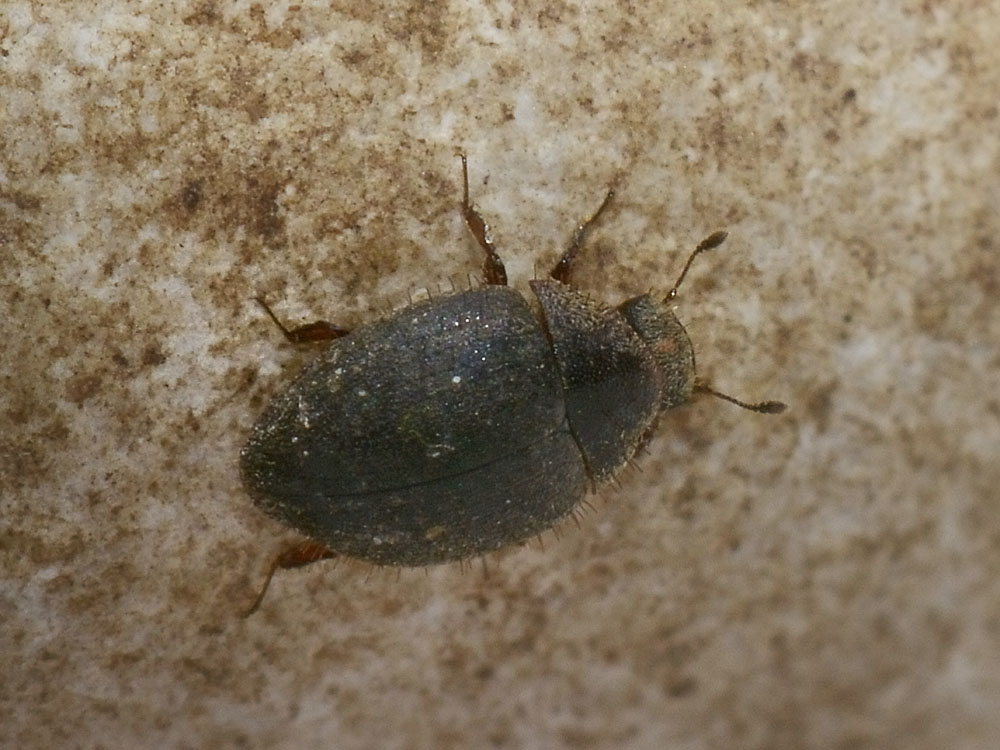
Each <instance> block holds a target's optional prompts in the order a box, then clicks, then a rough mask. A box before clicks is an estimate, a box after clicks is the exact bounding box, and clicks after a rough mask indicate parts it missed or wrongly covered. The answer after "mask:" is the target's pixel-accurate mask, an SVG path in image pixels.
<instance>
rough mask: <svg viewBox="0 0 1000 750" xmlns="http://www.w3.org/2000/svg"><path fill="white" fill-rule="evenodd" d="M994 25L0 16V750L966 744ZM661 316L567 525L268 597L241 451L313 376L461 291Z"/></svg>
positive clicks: (991, 205) (982, 594) (995, 280)
mask: <svg viewBox="0 0 1000 750" xmlns="http://www.w3.org/2000/svg"><path fill="white" fill-rule="evenodd" d="M997 40H1000V7H998V5H997V3H996V2H974V1H973V0H967V1H965V2H951V3H917V2H898V3H880V4H872V3H865V2H839V3H833V2H830V3H809V4H804V3H803V4H794V3H751V4H742V3H722V2H704V3H683V2H670V3H667V2H654V3H627V2H621V3H591V4H587V5H586V7H583V6H582V4H576V3H559V2H556V3H552V2H548V1H546V2H535V1H534V0H528V1H526V2H515V3H506V2H504V3H487V4H477V3H461V2H450V3H435V4H430V3H428V4H418V3H413V4H411V5H410V6H409V7H407V6H406V5H404V4H399V3H384V4H382V3H378V2H369V3H361V2H354V1H353V0H352V1H351V2H336V1H335V2H332V3H329V2H324V3H312V2H304V3H299V4H294V5H292V4H289V3H281V2H279V3H262V4H252V3H247V2H211V0H209V1H208V2H198V3H143V2H130V3H126V2H113V1H110V0H109V1H108V2H104V3H88V2H59V3H57V2H16V1H13V0H6V2H4V3H3V4H2V6H0V141H2V144H0V252H2V258H0V261H2V262H0V326H2V331H0V332H2V340H3V344H2V349H0V378H2V390H0V420H2V422H0V501H2V509H0V557H2V568H0V576H2V581H0V618H2V623H3V624H2V628H0V651H2V659H3V668H2V672H3V674H2V681H0V745H2V746H3V747H18V748H43V747H85V748H91V747H108V748H111V747H139V746H145V747H153V746H159V747H192V748H193V747H224V748H225V747H254V748H256V747H279V748H301V747H331V748H347V749H350V748H385V749H390V748H478V747H489V748H521V747H539V748H541V747H545V748H561V747H566V748H674V747H677V748H692V749H695V748H719V747H727V748H907V749H908V750H922V749H925V748H926V749H931V748H941V747H949V748H989V747H995V746H996V739H997V737H998V736H1000V710H998V708H1000V598H998V596H1000V583H998V578H997V572H998V563H1000V549H998V545H1000V501H998V487H1000V462H998V461H997V458H998V453H1000V396H998V394H1000V355H998V342H1000V312H998V307H997V299H998V293H1000V272H998V265H1000V264H998V260H997V258H998V245H997V235H998V234H1000V219H998V207H1000V139H998V132H1000V125H998V93H997V92H1000V51H998V50H1000V44H998V42H997ZM459 147H462V148H464V149H466V150H467V151H468V153H469V156H470V165H471V170H472V177H473V182H474V186H473V189H474V192H475V197H476V201H477V203H478V204H479V206H480V208H481V209H482V211H483V213H484V214H485V215H486V216H487V217H488V218H489V220H490V221H491V223H492V224H493V225H494V226H495V233H496V239H497V242H498V244H499V246H500V248H501V250H502V252H503V257H504V258H505V259H506V260H507V264H508V270H509V272H510V273H511V276H512V277H513V279H514V281H515V283H516V284H517V285H519V286H521V287H522V288H523V287H524V285H525V283H526V282H527V280H529V279H530V278H531V277H532V276H533V275H534V274H535V273H536V272H537V273H539V274H542V273H544V272H545V271H546V270H547V268H548V267H549V266H550V264H551V263H552V262H553V261H554V259H555V258H556V256H557V254H558V252H559V250H560V248H561V247H562V246H563V244H564V243H565V241H566V240H567V238H568V236H569V233H570V231H571V229H572V226H573V224H574V222H575V221H576V220H577V219H578V218H580V217H581V216H582V215H584V214H585V213H587V212H588V211H590V210H592V209H593V208H594V207H595V206H596V204H597V203H598V202H599V201H600V198H601V197H602V195H603V193H604V191H605V190H606V188H607V186H608V185H609V184H610V183H612V182H614V181H617V183H618V187H619V196H618V199H617V200H616V202H615V204H614V206H613V208H612V209H611V210H609V212H608V214H607V215H606V217H605V218H604V219H603V221H602V223H601V225H600V227H599V228H598V229H597V230H596V231H595V233H594V236H593V241H592V242H591V244H590V245H589V247H588V250H587V252H586V254H585V256H584V258H583V260H582V262H581V266H580V273H579V276H578V281H579V284H580V285H581V286H583V287H585V288H586V289H588V290H590V291H592V292H593V293H594V294H595V295H599V296H601V297H602V298H605V299H607V300H609V301H612V302H614V301H617V300H620V299H622V298H623V297H624V296H626V295H628V294H631V293H636V292H640V291H646V290H647V289H649V288H660V289H664V290H665V289H666V288H668V287H669V285H670V283H671V282H672V281H673V279H674V277H675V275H676V274H677V272H678V271H679V268H680V265H681V263H682V262H683V259H684V256H685V254H686V252H687V251H688V250H689V249H690V248H691V247H692V246H693V244H694V243H695V242H697V240H699V239H700V238H701V237H702V236H704V235H705V234H707V233H708V232H710V231H713V230H716V229H720V228H725V229H728V230H729V231H730V233H731V234H730V239H729V241H728V242H727V243H726V245H725V246H724V247H723V248H721V249H719V250H717V251H715V252H713V253H712V254H711V255H708V256H705V257H704V258H703V259H702V261H701V262H700V263H699V264H698V265H697V266H696V268H695V270H694V271H693V274H692V276H691V277H690V278H689V281H688V282H687V284H686V287H685V288H684V289H683V290H682V295H681V297H680V298H679V300H678V314H679V315H680V316H681V318H682V319H683V320H684V321H685V322H686V324H687V326H688V330H689V332H690V334H691V337H692V339H693V340H694V342H695V345H696V348H697V353H698V362H699V366H700V368H701V371H702V373H703V374H704V375H705V376H706V377H709V378H711V380H712V381H713V382H714V383H715V384H716V385H717V386H718V387H719V388H721V389H724V390H726V391H728V392H731V393H733V394H734V395H738V396H742V397H744V398H748V399H758V398H781V399H784V400H786V401H788V402H789V404H790V405H791V410H790V411H789V412H788V413H787V414H786V415H784V416H781V417H764V416H759V415H754V414H750V413H747V412H743V411H741V410H739V409H736V408H735V407H732V406H730V405H728V404H724V403H722V402H719V401H716V400H713V399H706V400H699V401H698V402H696V403H694V404H692V405H691V406H689V407H687V408H685V409H682V410H679V411H678V412H676V413H674V414H671V415H669V416H668V417H667V418H665V419H664V420H663V422H662V425H661V429H660V430H659V433H658V436H657V438H656V439H655V440H653V442H652V443H651V444H650V445H649V451H648V455H646V456H645V457H644V458H643V459H642V460H641V461H640V465H639V470H638V471H628V472H626V473H625V474H624V475H623V476H622V477H621V478H620V479H621V483H620V486H619V487H610V488H607V489H605V490H604V491H603V492H601V494H600V495H599V496H598V497H597V498H591V504H592V505H593V506H594V509H593V510H592V511H588V512H587V513H586V516H585V517H584V518H583V520H582V522H581V523H580V525H579V528H577V527H576V526H574V525H572V524H569V525H567V526H565V527H563V528H561V529H560V530H559V532H560V533H559V535H558V536H559V538H558V539H556V538H555V536H553V535H547V536H546V537H545V538H544V539H543V540H542V541H543V542H544V544H543V545H542V544H529V545H527V546H526V547H524V548H520V549H511V550H507V551H505V552H503V553H501V554H498V555H496V556H493V557H491V558H489V559H488V560H487V569H488V572H487V574H486V575H485V576H484V574H483V572H482V570H481V569H480V566H479V565H478V564H475V565H473V566H470V567H467V568H465V569H463V568H462V567H460V566H457V565H455V566H446V567H440V568H435V569H432V570H428V571H420V570H418V571H403V572H402V573H400V574H396V573H395V572H389V571H380V570H376V571H371V570H368V569H367V568H366V567H364V566H362V565H359V564H356V563H349V562H347V563H341V564H334V563H325V564H321V565H316V566H312V567H310V568H306V569H303V570H301V571H294V572H288V573H284V574H279V576H278V577H277V578H276V579H275V582H274V585H273V587H272V590H271V591H270V593H269V595H268V597H267V599H266V600H265V602H264V605H263V607H262V609H261V610H260V612H259V613H257V614H256V615H255V616H254V617H252V618H250V619H249V620H243V619H241V618H240V616H239V613H240V612H241V610H242V609H244V608H245V607H246V606H247V605H248V604H249V602H250V601H251V600H252V598H253V596H254V593H255V591H256V589H257V587H258V586H259V585H260V582H261V580H262V576H263V574H264V571H265V568H266V566H267V563H268V561H269V559H270V558H271V557H272V555H273V554H274V553H275V551H276V550H278V549H280V548H281V547H282V545H283V544H284V543H286V542H287V541H288V540H289V539H291V538H292V536H291V535H290V534H289V533H288V532H287V531H286V530H284V529H282V528H281V527H280V526H279V525H278V524H276V523H274V522H272V521H270V520H268V519H266V518H264V517H263V516H262V515H261V514H260V513H259V512H257V511H256V510H255V509H254V508H253V506H252V505H251V503H250V501H249V500H248V498H247V497H246V496H245V494H244V493H243V491H242V490H241V487H240V483H239V477H238V474H237V464H236V457H237V453H238V450H239V447H240V444H241V442H242V440H243V438H244V436H245V435H246V432H247V430H248V428H249V426H250V424H251V423H252V421H253V420H254V418H255V416H256V415H257V414H258V413H259V412H260V410H261V409H262V407H263V404H264V403H265V401H266V399H267V398H268V397H269V395H270V394H272V393H274V392H275V390H276V389H278V388H280V387H282V384H283V383H286V382H287V381H288V379H289V378H290V377H291V376H292V374H293V373H294V370H295V368H296V367H297V366H299V364H300V363H301V362H302V361H303V360H304V358H305V357H306V356H308V355H307V354H301V353H296V352H295V351H292V350H291V348H290V347H288V346H287V345H286V344H284V342H283V341H282V340H281V338H280V336H279V335H278V332H277V331H276V330H275V328H274V327H273V325H272V324H271V323H270V322H269V321H267V320H266V319H265V318H264V317H263V316H262V315H261V313H260V311H259V310H258V309H257V308H256V307H255V305H254V304H253V303H252V301H251V298H252V296H253V295H254V294H257V293H263V294H266V295H267V296H268V298H269V299H270V300H271V301H272V302H273V303H274V305H275V308H276V309H277V311H278V312H279V314H280V315H282V316H283V317H284V318H285V319H286V320H288V321H290V322H297V321H306V320H311V319H313V318H315V317H325V318H328V319H330V320H334V321H336V322H339V323H341V324H343V325H347V326H356V325H358V324H360V323H362V322H363V321H366V320H369V319H371V318H372V317H374V316H376V315H378V314H381V313H382V312H383V311H384V310H386V309H387V308H391V307H394V306H399V305H401V304H404V303H405V301H406V299H407V296H408V295H409V294H421V293H422V290H423V289H424V288H430V289H432V290H437V289H438V288H439V287H441V288H449V285H450V284H451V283H455V284H459V285H461V284H465V283H467V282H466V280H467V278H468V277H469V276H470V275H472V276H473V277H474V276H476V275H477V274H478V272H479V268H480V264H481V258H480V256H479V254H478V249H477V248H476V246H475V245H474V243H473V242H471V241H470V239H469V238H468V237H467V235H466V232H465V230H464V228H463V226H462V223H461V220H460V217H459V215H458V212H457V202H458V199H459V197H460V194H459V190H460V170H459V161H458V159H457V158H456V157H455V150H456V148H459Z"/></svg>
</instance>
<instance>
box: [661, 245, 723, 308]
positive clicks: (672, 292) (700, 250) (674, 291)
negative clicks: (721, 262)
mask: <svg viewBox="0 0 1000 750" xmlns="http://www.w3.org/2000/svg"><path fill="white" fill-rule="evenodd" d="M728 236H729V232H722V231H720V232H712V233H711V234H710V235H708V237H706V238H705V239H703V240H702V241H701V242H699V243H698V246H697V247H696V248H695V249H694V251H693V252H692V253H691V255H689V256H688V259H687V263H685V264H684V270H683V271H681V275H680V276H679V277H678V278H677V281H676V282H675V283H674V286H673V288H672V289H671V290H670V292H669V293H668V294H667V296H666V297H664V298H663V301H664V302H669V301H670V300H672V299H673V298H674V297H676V296H677V288H678V287H679V286H680V285H681V282H682V281H684V277H685V276H687V272H688V269H689V268H691V263H693V262H694V259H695V258H697V257H698V256H699V255H701V254H702V253H703V252H705V251H706V250H712V249H714V248H716V247H718V246H719V245H721V244H722V243H723V242H725V241H726V237H728Z"/></svg>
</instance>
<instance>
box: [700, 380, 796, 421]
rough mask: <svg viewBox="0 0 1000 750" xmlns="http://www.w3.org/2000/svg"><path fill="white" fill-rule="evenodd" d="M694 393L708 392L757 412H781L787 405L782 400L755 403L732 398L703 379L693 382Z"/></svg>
mask: <svg viewBox="0 0 1000 750" xmlns="http://www.w3.org/2000/svg"><path fill="white" fill-rule="evenodd" d="M694 392H695V393H708V394H709V395H712V396H715V397H716V398H721V399H722V400H723V401H728V402H729V403H731V404H736V405H737V406H739V407H741V408H743V409H746V410H747V411H755V412H757V413H758V414H781V412H783V411H784V410H785V409H787V408H788V405H787V404H785V403H784V402H782V401H759V402H757V403H755V404H752V403H749V402H747V401H741V400H740V399H738V398H733V397H732V396H728V395H726V394H725V393H720V392H719V391H717V390H715V389H714V388H713V387H712V386H710V385H709V384H708V383H705V382H703V381H700V380H699V381H696V382H695V384H694Z"/></svg>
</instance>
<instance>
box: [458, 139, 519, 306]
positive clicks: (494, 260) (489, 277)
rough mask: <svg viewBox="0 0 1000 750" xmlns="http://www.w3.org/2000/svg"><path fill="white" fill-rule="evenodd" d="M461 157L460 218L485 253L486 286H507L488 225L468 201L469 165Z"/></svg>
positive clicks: (503, 270) (505, 270)
mask: <svg viewBox="0 0 1000 750" xmlns="http://www.w3.org/2000/svg"><path fill="white" fill-rule="evenodd" d="M459 156H460V157H462V217H463V218H464V219H465V224H466V226H468V227H469V231H470V232H472V236H473V237H475V238H476V242H478V243H479V246H480V247H481V248H482V249H483V251H484V252H485V253H486V260H485V261H483V278H484V279H485V280H486V283H487V284H494V285H497V286H507V269H506V268H504V265H503V261H502V260H500V256H499V255H497V249H496V247H495V246H494V245H493V236H492V235H491V233H490V225H489V224H487V223H486V222H485V221H484V220H483V217H482V216H481V215H480V214H479V212H478V211H477V210H476V208H475V206H473V205H472V203H471V202H470V201H469V164H468V160H467V159H466V157H465V154H459Z"/></svg>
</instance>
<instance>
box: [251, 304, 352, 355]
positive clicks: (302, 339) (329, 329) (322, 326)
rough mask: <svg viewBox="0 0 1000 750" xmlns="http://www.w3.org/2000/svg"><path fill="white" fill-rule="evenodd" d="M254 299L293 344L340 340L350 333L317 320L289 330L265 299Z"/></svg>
mask: <svg viewBox="0 0 1000 750" xmlns="http://www.w3.org/2000/svg"><path fill="white" fill-rule="evenodd" d="M254 299H255V300H256V301H257V304H258V305H260V306H261V307H263V308H264V312H266V313H267V316H268V317H269V318H270V319H271V320H273V321H274V324H275V325H276V326H278V328H280V329H281V333H282V335H284V337H285V338H286V339H288V340H289V341H290V342H292V343H293V344H309V343H314V342H317V341H330V340H331V339H339V338H340V337H341V336H346V335H347V334H348V333H350V331H349V330H347V329H346V328H341V327H340V326H337V325H334V324H333V323H327V322H326V321H325V320H316V321H313V322H312V323H306V324H305V325H301V326H296V327H295V328H287V327H286V326H285V324H284V323H282V322H281V321H280V320H278V316H277V315H275V314H274V312H273V311H272V310H271V308H270V307H269V306H268V304H267V303H266V302H265V301H264V298H263V297H254Z"/></svg>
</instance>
